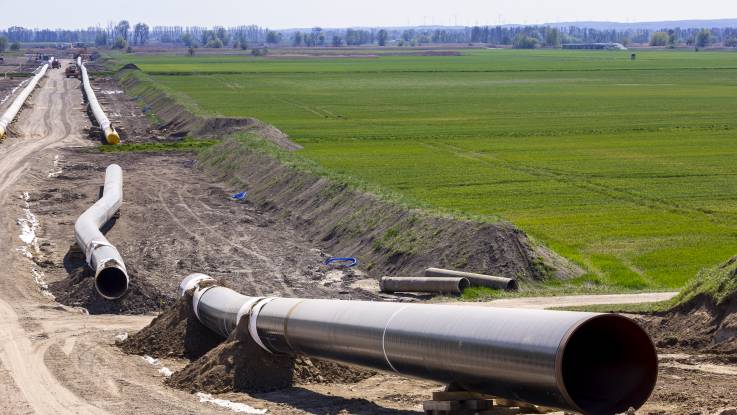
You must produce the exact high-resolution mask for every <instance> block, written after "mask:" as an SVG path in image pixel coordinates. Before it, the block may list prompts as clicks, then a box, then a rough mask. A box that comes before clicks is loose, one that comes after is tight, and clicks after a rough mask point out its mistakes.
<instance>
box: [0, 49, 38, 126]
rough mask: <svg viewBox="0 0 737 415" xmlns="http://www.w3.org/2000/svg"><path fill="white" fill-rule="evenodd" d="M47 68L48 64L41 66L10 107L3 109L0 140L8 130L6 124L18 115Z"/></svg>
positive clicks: (0, 120) (0, 118) (0, 121)
mask: <svg viewBox="0 0 737 415" xmlns="http://www.w3.org/2000/svg"><path fill="white" fill-rule="evenodd" d="M48 68H49V65H48V64H45V65H43V66H42V67H41V69H40V70H39V71H38V73H37V74H36V75H34V76H33V78H31V82H29V83H28V85H26V87H25V88H23V91H21V93H20V94H18V96H17V97H16V98H15V100H14V101H13V103H12V104H10V107H8V110H7V111H5V113H4V114H3V115H2V117H0V140H1V139H2V138H3V137H5V132H6V131H7V130H8V126H9V125H10V123H12V122H13V120H14V119H15V116H16V115H18V112H19V111H20V109H21V108H22V107H23V104H24V103H25V102H26V100H27V99H28V97H29V96H30V95H31V92H33V90H34V89H35V88H36V85H38V82H39V81H40V80H41V78H43V77H44V75H46V70H47V69H48Z"/></svg>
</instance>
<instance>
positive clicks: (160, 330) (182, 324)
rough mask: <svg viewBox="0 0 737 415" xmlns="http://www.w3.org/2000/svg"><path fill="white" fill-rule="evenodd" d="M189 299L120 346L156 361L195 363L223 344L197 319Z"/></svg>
mask: <svg viewBox="0 0 737 415" xmlns="http://www.w3.org/2000/svg"><path fill="white" fill-rule="evenodd" d="M191 301H192V300H191V299H190V298H181V299H179V300H177V302H176V303H175V304H174V305H173V306H172V307H170V308H168V309H166V310H164V312H162V313H161V314H159V316H158V317H156V318H155V319H154V320H153V321H152V322H151V324H149V325H148V326H146V327H145V328H143V330H141V331H139V332H138V333H136V334H133V335H131V336H129V337H128V339H127V340H126V341H125V342H123V343H122V344H121V345H120V348H121V349H122V350H123V351H124V352H126V353H129V354H138V355H148V356H152V357H156V358H162V357H179V358H186V359H190V360H196V359H199V358H200V357H202V356H203V355H205V354H206V353H207V352H209V351H210V350H212V349H213V348H215V347H217V346H218V345H219V344H220V343H222V341H223V339H221V338H220V337H218V336H217V335H216V334H214V333H213V332H211V331H210V330H209V329H207V327H205V326H203V325H202V324H201V323H200V322H199V320H197V318H196V317H195V315H194V312H193V311H192V306H191V304H192V303H191Z"/></svg>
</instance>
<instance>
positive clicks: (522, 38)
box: [512, 33, 540, 49]
mask: <svg viewBox="0 0 737 415" xmlns="http://www.w3.org/2000/svg"><path fill="white" fill-rule="evenodd" d="M539 43H540V41H539V40H537V38H535V37H532V36H527V35H525V34H523V33H520V34H518V35H517V36H515V37H514V40H513V41H512V47H514V48H515V49H535V48H536V47H537V46H538V44H539Z"/></svg>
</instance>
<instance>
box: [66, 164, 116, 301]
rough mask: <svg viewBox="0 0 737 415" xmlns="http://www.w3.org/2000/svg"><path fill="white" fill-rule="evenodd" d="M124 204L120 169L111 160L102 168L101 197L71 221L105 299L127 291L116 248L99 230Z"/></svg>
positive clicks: (98, 287) (110, 298)
mask: <svg viewBox="0 0 737 415" xmlns="http://www.w3.org/2000/svg"><path fill="white" fill-rule="evenodd" d="M122 204H123V170H122V169H121V168H120V166H118V165H117V164H111V165H110V166H108V168H107V170H106V171H105V190H104V191H103V195H102V198H100V200H98V201H97V202H96V203H95V204H94V205H92V207H90V208H89V209H87V210H86V211H85V212H84V213H83V214H82V215H81V216H80V217H79V218H78V219H77V223H76V224H75V225H74V233H75V236H76V238H77V244H78V245H79V247H80V248H81V249H82V252H84V254H85V257H86V260H87V264H88V265H89V266H90V268H92V270H93V271H94V272H95V289H96V290H97V292H98V293H99V294H100V295H101V296H102V297H103V298H105V299H108V300H116V299H118V298H121V297H122V296H123V295H125V293H126V292H127V291H128V282H129V279H128V271H127V270H126V268H125V263H124V262H123V258H122V257H121V256H120V253H119V252H118V250H117V249H116V248H115V247H114V246H113V245H112V244H110V242H109V241H108V240H107V238H105V236H104V235H103V234H102V232H100V228H101V227H102V226H103V225H105V224H106V223H107V222H108V221H109V220H110V219H111V218H112V217H113V216H114V215H115V213H116V212H117V211H118V210H119V209H120V206H121V205H122Z"/></svg>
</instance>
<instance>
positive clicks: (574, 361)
mask: <svg viewBox="0 0 737 415" xmlns="http://www.w3.org/2000/svg"><path fill="white" fill-rule="evenodd" d="M563 346H564V347H563V350H564V351H563V353H562V355H560V357H561V358H562V359H561V360H560V362H559V363H560V365H559V370H560V372H559V374H560V375H561V376H560V378H559V379H561V380H562V383H563V384H562V385H561V386H562V390H563V391H564V392H565V394H566V395H567V398H568V400H569V402H570V403H571V404H573V405H574V407H576V408H579V409H580V412H583V413H586V414H613V413H622V412H625V411H627V409H629V408H630V407H633V408H635V409H638V408H640V407H641V406H642V405H643V404H644V403H645V402H646V401H647V400H648V398H649V397H650V394H651V393H652V392H653V390H654V389H655V383H656V382H657V379H658V356H657V352H656V350H655V346H654V345H653V342H652V340H651V339H650V336H649V335H648V334H647V333H646V332H645V330H643V329H642V328H641V327H640V326H639V325H638V324H637V323H635V322H634V321H632V320H630V319H629V318H626V317H624V316H620V315H617V314H600V315H598V316H596V317H594V318H590V319H587V320H585V321H583V322H582V323H581V324H579V325H578V326H577V327H576V328H575V329H574V330H573V331H572V332H570V333H569V335H568V336H567V338H566V339H565V340H564V345H563Z"/></svg>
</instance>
